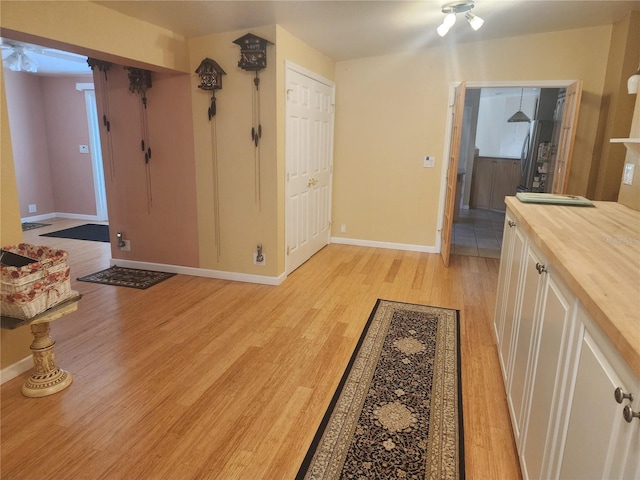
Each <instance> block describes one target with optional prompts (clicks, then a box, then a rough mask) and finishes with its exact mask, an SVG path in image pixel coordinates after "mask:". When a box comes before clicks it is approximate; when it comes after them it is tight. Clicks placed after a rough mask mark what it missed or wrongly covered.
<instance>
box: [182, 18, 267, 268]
mask: <svg viewBox="0 0 640 480" xmlns="http://www.w3.org/2000/svg"><path fill="white" fill-rule="evenodd" d="M246 33H247V31H246V30H243V31H236V32H228V33H223V34H219V35H208V36H205V37H198V38H192V39H190V40H189V50H190V64H191V65H190V70H191V71H192V72H193V71H195V70H196V68H197V67H198V65H200V62H201V61H202V60H203V59H204V58H207V57H209V58H211V59H213V60H215V61H216V62H217V63H218V64H219V65H220V66H221V67H222V69H223V70H224V71H225V72H226V75H224V76H223V78H222V89H221V90H219V91H217V92H216V99H217V100H216V105H217V115H216V116H215V118H214V119H213V120H212V121H211V122H209V119H208V117H207V108H208V107H209V102H210V98H211V94H210V93H209V92H205V91H202V90H200V89H198V88H197V85H198V83H199V82H198V78H197V75H195V74H193V75H192V83H191V98H192V103H193V112H192V115H193V126H194V129H193V134H194V142H195V156H196V171H197V193H198V225H199V242H200V266H201V267H202V268H209V269H215V270H225V271H235V272H243V273H253V274H256V275H270V276H275V275H276V274H277V262H276V261H275V259H276V224H277V205H276V190H275V188H276V176H277V164H276V145H275V138H276V137H275V136H276V111H275V80H276V75H275V68H274V67H273V65H274V64H275V47H274V46H273V45H270V46H269V47H268V50H267V65H268V66H267V68H266V69H264V70H262V71H261V72H260V73H259V78H260V90H259V95H260V124H261V125H262V132H263V135H262V138H261V139H260V146H259V148H256V147H255V145H254V143H253V142H252V140H251V128H252V126H254V125H255V126H257V121H256V123H255V124H254V123H253V110H252V101H253V95H254V92H255V91H256V90H255V86H254V83H253V81H254V77H255V74H254V73H253V72H247V71H245V70H242V69H241V68H239V67H238V66H237V64H238V59H239V58H240V47H239V46H238V45H236V44H234V43H233V41H234V40H236V39H237V38H239V37H241V36H242V35H244V34H246ZM251 33H253V34H255V35H258V36H259V37H262V38H265V39H267V40H269V41H270V42H275V40H276V39H275V36H276V35H275V27H274V26H271V27H263V28H257V29H252V30H251ZM214 139H215V140H214ZM214 155H215V156H216V157H217V164H218V187H219V199H220V202H219V206H218V212H219V215H220V217H219V225H220V230H219V238H220V246H219V250H218V248H217V246H216V243H215V239H216V236H215V215H216V213H215V204H214V197H213V190H214V175H213V159H214ZM258 157H259V164H260V168H259V169H258V168H257V164H258ZM258 172H259V175H258V174H257V173H258ZM258 184H259V190H258ZM258 193H259V195H258ZM258 243H261V244H262V245H263V248H264V252H265V255H266V264H265V265H264V266H256V265H253V252H255V250H256V245H257V244H258ZM218 251H219V255H218Z"/></svg>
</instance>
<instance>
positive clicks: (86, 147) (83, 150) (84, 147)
mask: <svg viewBox="0 0 640 480" xmlns="http://www.w3.org/2000/svg"><path fill="white" fill-rule="evenodd" d="M78 149H79V150H80V153H89V145H79V148H78Z"/></svg>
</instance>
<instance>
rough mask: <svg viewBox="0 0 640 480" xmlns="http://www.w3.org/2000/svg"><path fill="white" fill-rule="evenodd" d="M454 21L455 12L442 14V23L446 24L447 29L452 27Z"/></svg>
mask: <svg viewBox="0 0 640 480" xmlns="http://www.w3.org/2000/svg"><path fill="white" fill-rule="evenodd" d="M454 23H456V14H455V13H447V14H446V15H445V16H444V20H443V21H442V24H443V25H446V26H447V30H448V29H449V28H451V27H453V24H454Z"/></svg>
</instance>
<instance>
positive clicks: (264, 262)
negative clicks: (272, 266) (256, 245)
mask: <svg viewBox="0 0 640 480" xmlns="http://www.w3.org/2000/svg"><path fill="white" fill-rule="evenodd" d="M253 264H254V265H260V266H261V267H264V266H265V265H266V264H267V256H266V255H265V254H264V253H263V254H262V261H261V262H259V261H258V252H253Z"/></svg>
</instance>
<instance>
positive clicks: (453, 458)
mask: <svg viewBox="0 0 640 480" xmlns="http://www.w3.org/2000/svg"><path fill="white" fill-rule="evenodd" d="M459 345H460V340H459V312H458V311H457V310H449V309H443V308H436V307H429V306H426V305H415V304H408V303H399V302H392V301H387V300H378V301H377V303H376V305H375V307H374V309H373V312H372V313H371V315H370V317H369V320H368V322H367V324H366V326H365V328H364V332H363V334H362V337H361V338H360V340H359V342H358V345H357V346H356V350H355V352H354V354H353V356H352V358H351V361H350V362H349V364H348V366H347V370H346V372H345V373H344V375H343V377H342V380H341V381H340V384H339V385H338V389H337V391H336V393H335V395H334V397H333V399H332V401H331V404H330V405H329V408H328V410H327V412H326V414H325V416H324V418H323V420H322V422H321V424H320V427H319V429H318V432H317V433H316V436H315V437H314V439H313V441H312V443H311V447H310V448H309V451H308V452H307V455H306V457H305V459H304V461H303V463H302V466H301V467H300V470H299V472H298V475H297V477H296V478H297V479H322V480H333V479H357V480H361V479H383V478H394V479H395V478H397V479H411V480H423V479H445V478H447V479H464V449H463V428H462V397H461V384H460V348H459Z"/></svg>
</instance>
